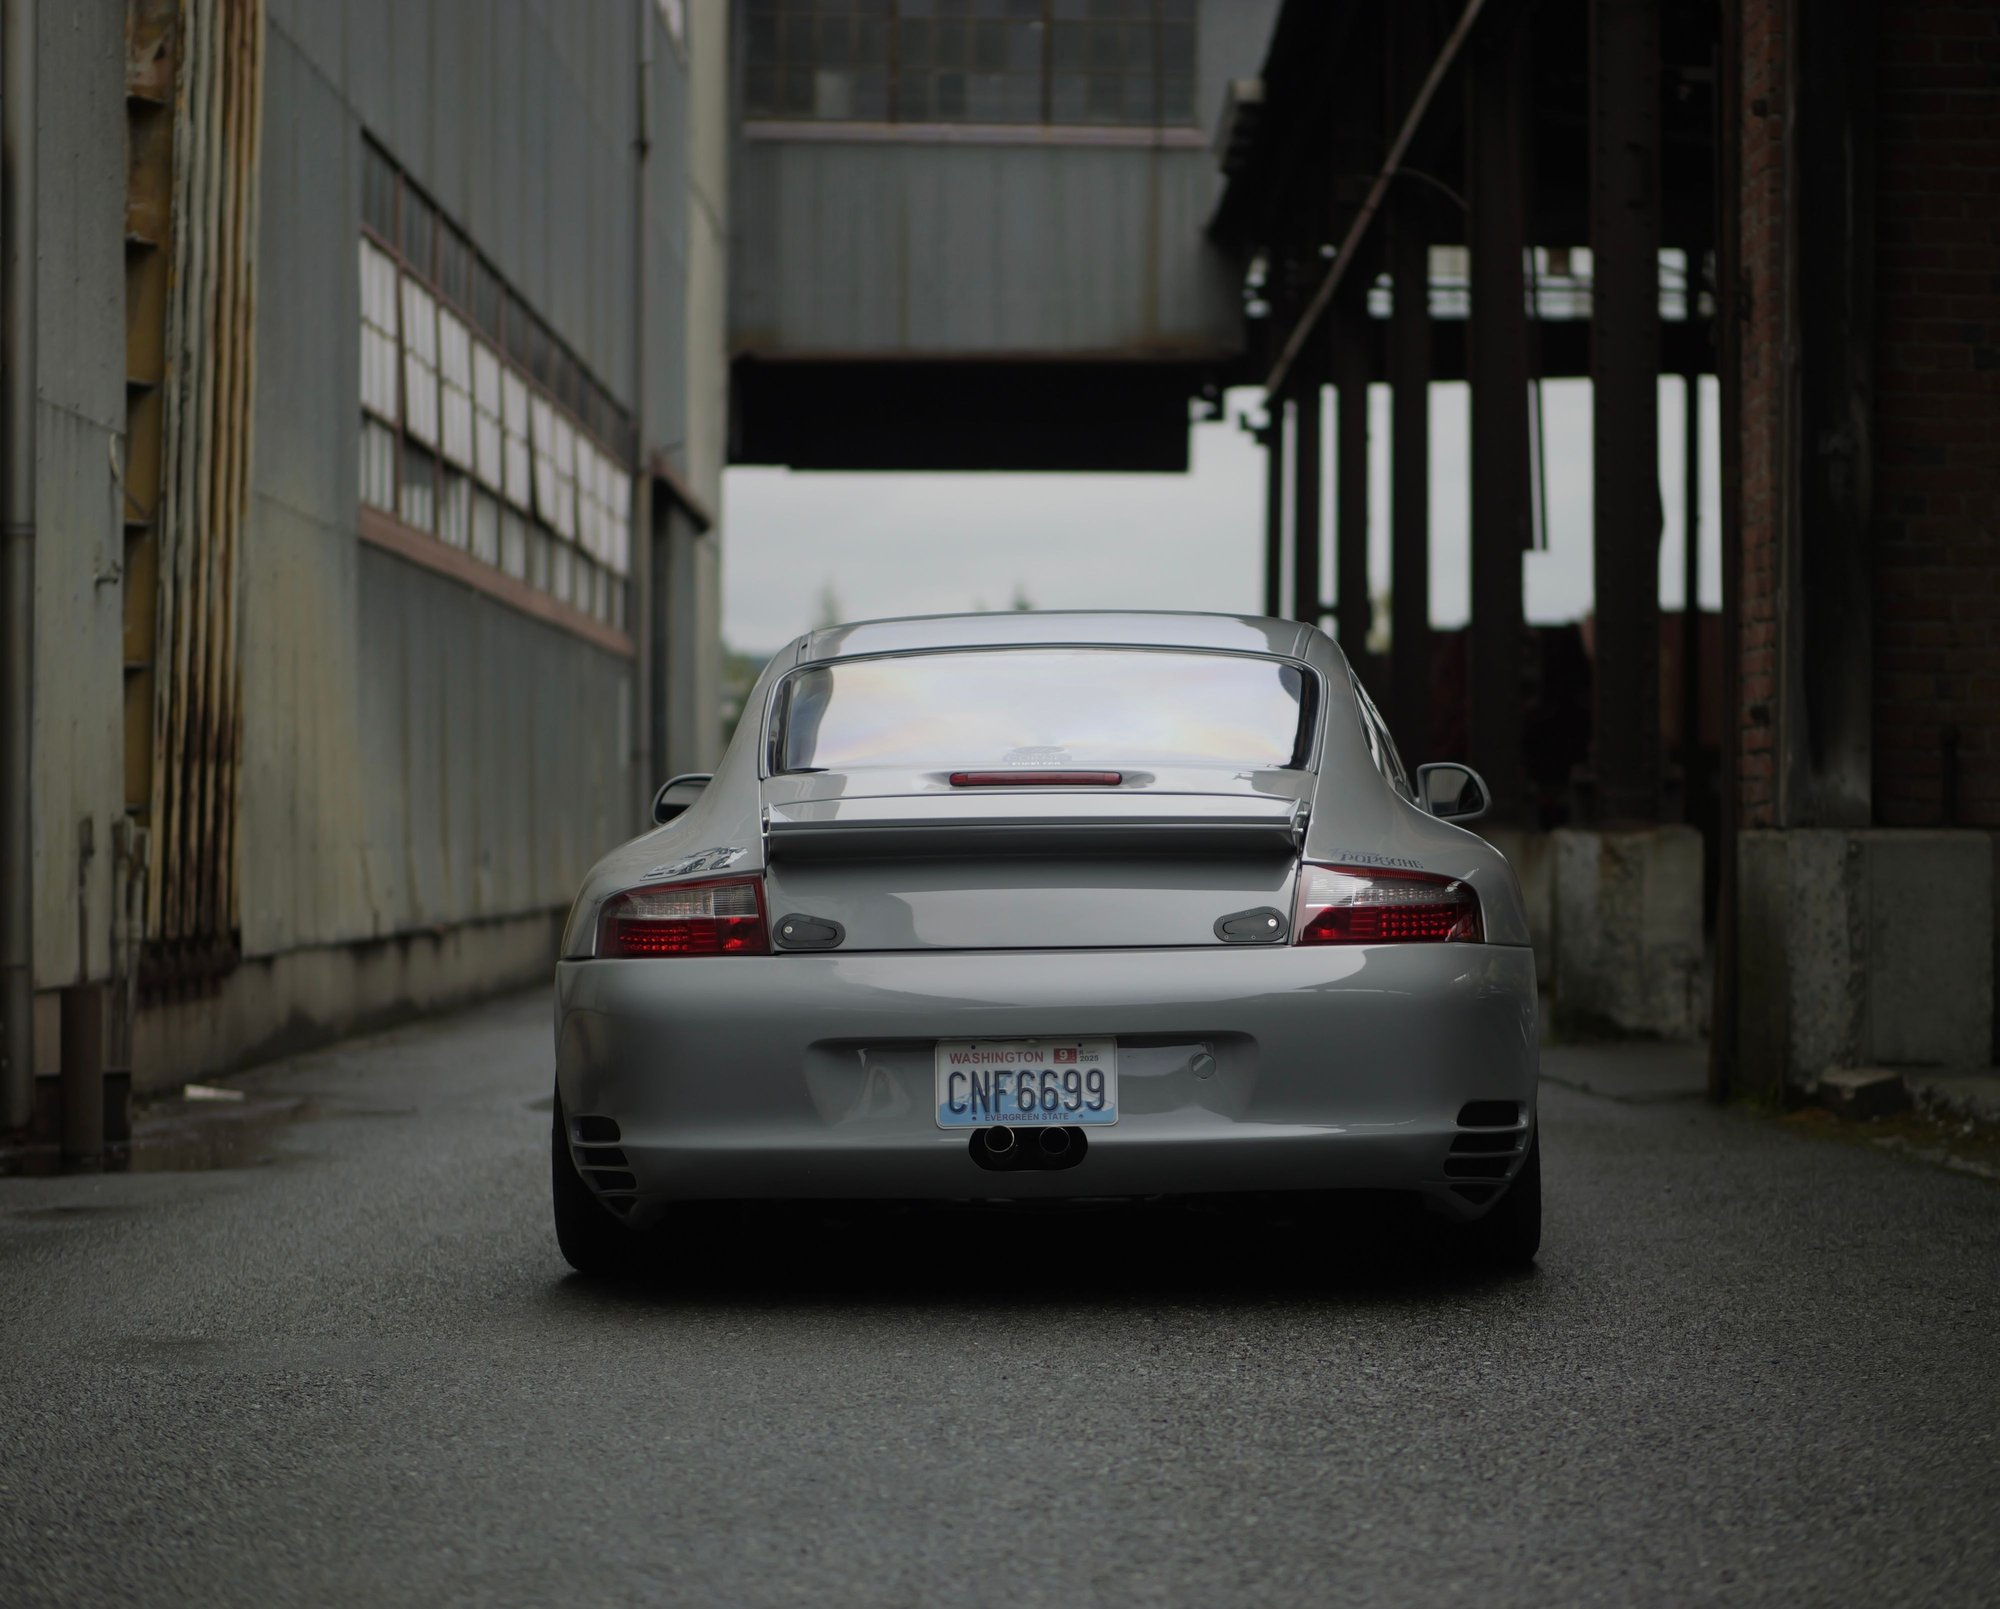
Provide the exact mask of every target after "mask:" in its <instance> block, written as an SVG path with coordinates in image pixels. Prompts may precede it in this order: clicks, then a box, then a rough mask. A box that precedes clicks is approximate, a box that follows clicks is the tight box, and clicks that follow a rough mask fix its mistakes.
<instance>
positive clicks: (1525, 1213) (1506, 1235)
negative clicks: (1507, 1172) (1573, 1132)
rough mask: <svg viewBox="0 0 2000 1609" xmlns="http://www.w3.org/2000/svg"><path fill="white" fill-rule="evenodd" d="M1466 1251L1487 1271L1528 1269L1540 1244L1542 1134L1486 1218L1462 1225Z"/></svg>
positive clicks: (1539, 1134) (1531, 1142) (1530, 1146)
mask: <svg viewBox="0 0 2000 1609" xmlns="http://www.w3.org/2000/svg"><path fill="white" fill-rule="evenodd" d="M1460 1233H1461V1235H1462V1236H1463V1237H1464V1239H1463V1245H1464V1247H1465V1249H1466V1250H1467V1251H1468V1252H1470V1253H1471V1254H1472V1255H1473V1256H1474V1257H1476V1258H1477V1259H1478V1260H1479V1261H1480V1262H1482V1263H1484V1264H1486V1265H1487V1267H1489V1268H1529V1267H1532V1266H1533V1264H1534V1261H1535V1253H1536V1252H1537V1251H1538V1250H1539V1249H1540V1248H1541V1244H1542V1131H1541V1129H1540V1128H1539V1127H1537V1128H1536V1130H1535V1137H1534V1139H1533V1140H1531V1141H1529V1143H1528V1156H1527V1160H1526V1161H1524V1162H1523V1163H1522V1164H1521V1171H1520V1172H1519V1173H1517V1174H1515V1175H1514V1182H1513V1183H1512V1184H1510V1185H1508V1186H1507V1193H1506V1194H1505V1195H1504V1196H1502V1197H1501V1198H1500V1199H1499V1200H1498V1201H1496V1202H1494V1203H1493V1206H1492V1208H1491V1209H1490V1210H1489V1211H1488V1212H1487V1214H1486V1216H1485V1217H1483V1218H1480V1219H1478V1220H1477V1221H1475V1222H1473V1223H1469V1224H1466V1225H1464V1226H1463V1228H1462V1229H1461V1230H1460Z"/></svg>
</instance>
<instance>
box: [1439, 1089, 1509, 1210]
mask: <svg viewBox="0 0 2000 1609" xmlns="http://www.w3.org/2000/svg"><path fill="white" fill-rule="evenodd" d="M1458 1126H1459V1127H1460V1128H1461V1129H1463V1130H1465V1131H1466V1132H1464V1133H1462V1134H1455V1135H1453V1136H1452V1141H1451V1153H1450V1155H1448V1156H1447V1157H1446V1158H1445V1159H1444V1176H1445V1177H1446V1178H1447V1179H1490V1180H1492V1181H1493V1182H1492V1183H1491V1184H1454V1185H1453V1186H1452V1189H1453V1190H1454V1191H1455V1192H1457V1193H1458V1194H1459V1195H1461V1196H1463V1197H1464V1198H1465V1199H1466V1200H1467V1201H1470V1202H1473V1203H1475V1204H1477V1203H1479V1202H1483V1201H1485V1200H1486V1199H1487V1198H1488V1197H1490V1196H1491V1195H1492V1194H1493V1193H1494V1191H1496V1190H1497V1189H1499V1187H1500V1186H1501V1185H1502V1184H1504V1183H1506V1181H1507V1179H1508V1178H1509V1177H1510V1176H1511V1175H1512V1173H1513V1171H1514V1168H1515V1165H1516V1164H1517V1163H1519V1161H1520V1160H1521V1156H1522V1153H1523V1152H1525V1151H1526V1150H1527V1148H1528V1120H1527V1115H1526V1113H1524V1112H1523V1111H1522V1109H1521V1105H1520V1103H1519V1102H1518V1101H1467V1102H1466V1103H1465V1104H1464V1105H1463V1106H1461V1107H1460V1108H1459V1109H1458Z"/></svg>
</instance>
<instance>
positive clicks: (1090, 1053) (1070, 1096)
mask: <svg viewBox="0 0 2000 1609" xmlns="http://www.w3.org/2000/svg"><path fill="white" fill-rule="evenodd" d="M936 1074H937V1081H936V1088H937V1121H938V1127H939V1128H941V1129H981V1128H987V1127H990V1126H991V1125H993V1124H995V1123H1006V1124H1009V1125H1012V1126H1027V1127H1049V1128H1061V1127H1065V1126H1068V1125H1071V1124H1074V1125H1077V1126H1079V1127H1083V1128H1103V1127H1105V1126H1107V1125H1108V1124H1112V1123H1116V1122H1117V1121H1118V1041H1117V1040H1115V1039H953V1040H944V1041H941V1042H940V1043H939V1045H938V1047H937V1062H936Z"/></svg>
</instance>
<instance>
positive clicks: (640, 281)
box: [628, 0, 667, 829]
mask: <svg viewBox="0 0 2000 1609" xmlns="http://www.w3.org/2000/svg"><path fill="white" fill-rule="evenodd" d="M655 3H656V0H634V4H633V11H634V13H635V14H636V15H637V18H638V24H639V41H638V43H639V94H638V106H637V111H638V124H639V126H638V129H637V131H636V132H635V135H634V138H633V141H632V169H633V179H632V469H631V474H632V516H631V533H630V536H629V538H628V540H629V541H630V543H631V555H632V563H631V567H630V576H631V583H632V585H631V595H630V596H631V607H632V640H633V642H634V643H635V644H636V645H637V647H638V657H637V660H636V662H635V664H634V670H635V676H634V678H633V679H634V681H635V682H636V684H637V685H636V686H635V687H634V689H633V691H634V693H635V695H636V696H635V697H634V699H633V701H632V702H633V709H634V723H635V725H634V730H633V734H632V735H633V742H632V745H631V752H632V755H633V771H634V773H635V775H634V776H633V778H632V782H633V788H632V798H631V804H632V807H633V808H635V809H640V810H641V814H640V815H639V816H638V818H637V819H638V823H639V826H640V827H641V828H642V829H643V828H649V827H651V826H652V824H653V819H652V812H651V810H650V808H645V807H642V805H641V801H644V806H650V804H651V801H652V797H653V790H654V789H656V788H657V787H659V785H660V784H661V783H662V782H664V781H665V780H666V776H667V771H666V761H665V756H663V755H662V754H661V753H660V752H659V750H658V747H657V745H656V744H655V743H654V742H653V734H654V732H656V731H657V730H658V729H659V725H660V722H659V718H658V715H657V714H656V712H655V708H654V706H655V704H656V703H657V701H658V700H659V699H660V697H661V696H662V693H663V691H664V689H662V688H660V687H657V686H655V685H654V682H653V665H654V662H655V661H656V660H657V659H658V657H659V638H658V635H657V634H656V633H655V631H654V630H653V594H654V592H655V590H656V589H657V588H658V587H659V585H660V578H659V576H657V575H656V574H654V572H653V472H652V468H651V464H650V460H649V458H648V456H647V455H648V451H649V449H648V446H647V443H648V441H649V439H650V438H649V436H648V424H647V419H646V319H647V311H648V308H649V306H650V301H649V298H648V296H647V285H646V231H647V229H648V228H650V227H651V220H650V218H649V217H648V214H647V205H646V203H647V194H646V191H647V186H648V184H649V182H650V172H649V170H650V167H651V160H652V155H653V7H654V4H655Z"/></svg>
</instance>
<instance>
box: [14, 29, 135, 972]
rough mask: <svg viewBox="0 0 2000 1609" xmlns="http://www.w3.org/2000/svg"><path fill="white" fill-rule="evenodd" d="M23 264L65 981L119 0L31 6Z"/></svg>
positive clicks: (108, 440) (42, 890) (90, 711)
mask: <svg viewBox="0 0 2000 1609" xmlns="http://www.w3.org/2000/svg"><path fill="white" fill-rule="evenodd" d="M37 80H38V81H37V85H36V95H37V101H38V104H39V107H40V149H39V152H38V156H39V164H38V173H37V182H38V186H39V193H40V196H41V208H40V240H39V264H38V274H37V279H36V298H37V302H36V311H37V327H38V329H39V331H40V354H41V355H40V372H39V374H38V376H37V391H38V395H39V406H38V407H37V408H36V410H35V429H36V443H35V476H36V480H35V519H36V542H35V550H36V561H35V633H34V656H35V672H34V675H35V686H34V696H35V712H34V727H33V735H32V739H31V741H32V760H31V764H32V767H33V775H34V802H33V812H34V815H33V822H32V829H31V830H32V832H33V835H34V853H35V867H36V877H35V889H34V896H35V910H34V925H35V956H34V969H33V970H34V979H33V981H34V984H35V986H37V987H45V986H51V985H59V984H66V983H70V982H73V981H75V980H76V978H77V967H78V953H77V847H78V841H79V822H80V821H81V819H82V818H84V817H86V816H88V817H90V818H91V820H92V823H93V825H92V829H91V832H92V840H93V844H94V849H95V853H94V855H93V857H92V860H91V862H90V866H89V870H88V878H89V883H88V888H87V893H88V897H89V901H90V909H91V917H90V954H89V957H88V973H89V975H90V976H92V977H98V978H101V977H103V976H104V975H105V974H106V972H107V971H108V970H109V963H110V955H109V949H108V947H107V945H106V942H105V940H106V928H107V925H108V924H107V921H106V917H105V913H106V912H108V911H109V909H110V888H111V823H112V821H113V820H114V819H116V818H117V816H118V815H119V814H121V813H122V811H123V809H124V750H123V730H122V716H121V713H120V712H121V710H122V707H123V700H124V688H123V674H122V668H121V667H122V664H123V644H124V605H123V598H122V594H121V590H120V587H119V585H118V584H117V583H118V579H119V563H120V559H121V557H122V553H123V546H124V540H123V529H122V523H121V517H120V512H119V501H118V488H117V483H116V481H115V480H114V478H113V463H114V458H113V453H114V449H116V450H117V451H119V452H121V453H122V450H123V449H122V442H120V441H119V437H120V436H121V435H122V434H123V431H124V428H125V424H124V415H125V319H124V305H125V304H124V296H125V283H124V212H125V114H124V94H125V7H124V5H123V4H122V3H121V0H83V3H79V4H74V5H69V6H63V7H50V6H46V5H45V6H43V7H42V13H41V55H40V59H39V62H38V64H37Z"/></svg>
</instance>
